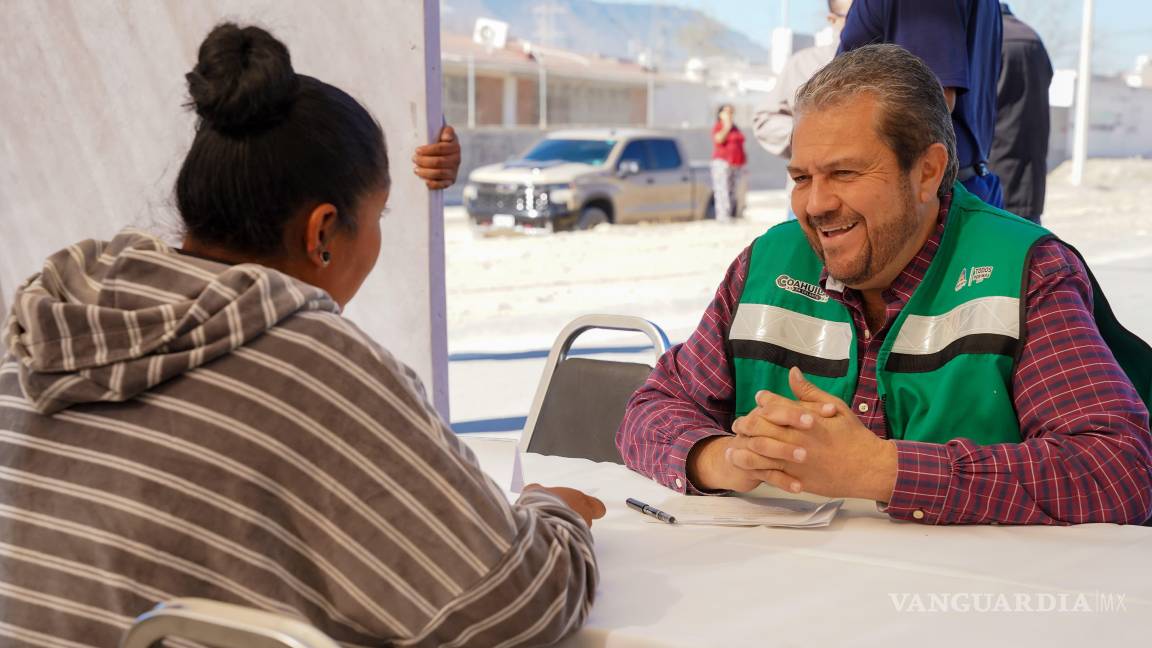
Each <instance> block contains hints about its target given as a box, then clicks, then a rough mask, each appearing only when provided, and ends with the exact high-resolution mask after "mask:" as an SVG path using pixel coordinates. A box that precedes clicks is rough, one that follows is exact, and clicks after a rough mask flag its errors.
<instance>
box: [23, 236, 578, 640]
mask: <svg viewBox="0 0 1152 648" xmlns="http://www.w3.org/2000/svg"><path fill="white" fill-rule="evenodd" d="M4 335H5V339H6V342H7V345H8V355H7V356H6V357H5V358H4V360H3V363H2V364H0V645H3V646H25V645H27V646H59V647H71V646H108V647H111V646H116V645H117V643H118V641H119V639H120V636H121V635H122V633H123V632H124V630H125V629H126V628H127V627H128V626H129V624H130V623H131V621H132V619H133V617H135V616H136V615H139V614H141V613H142V612H145V611H147V610H148V609H150V608H151V607H152V606H154V605H155V604H156V603H157V602H159V601H163V600H166V599H171V598H175V597H181V596H197V597H204V598H210V599H216V600H220V601H226V602H231V603H237V604H241V605H246V606H251V607H256V608H262V609H266V610H274V611H279V612H283V613H287V614H290V615H293V616H296V617H298V618H302V619H305V620H307V621H308V622H310V623H312V624H314V625H316V626H317V627H319V628H320V629H321V630H323V631H324V632H326V633H327V634H328V635H329V636H331V637H332V638H333V639H335V640H337V641H339V642H342V643H344V644H347V645H363V646H368V645H396V646H410V645H411V646H416V645H419V646H424V645H437V646H439V645H443V646H519V645H541V644H547V643H551V642H553V641H556V640H558V639H560V638H561V637H563V636H565V635H567V634H569V633H570V632H572V631H573V630H574V629H575V628H576V627H578V626H579V625H580V624H581V623H582V622H583V620H584V618H585V617H586V616H587V614H588V610H589V608H590V606H591V604H592V598H593V595H594V593H595V588H596V583H597V578H598V577H597V571H596V561H595V558H594V556H593V553H592V537H591V533H590V531H589V529H588V527H587V526H585V525H584V523H583V522H582V521H581V520H580V518H579V517H578V516H577V515H576V513H575V512H573V511H572V510H571V509H569V508H568V507H567V506H565V505H564V504H563V503H562V502H561V501H560V500H559V499H558V498H555V497H554V496H552V495H550V494H548V493H545V492H538V491H535V492H530V493H526V494H524V496H523V497H521V498H520V500H519V501H518V502H517V503H516V504H513V505H509V504H508V503H507V500H506V499H505V497H504V496H503V495H502V493H501V491H500V489H499V488H498V487H497V486H496V485H495V484H494V483H493V482H492V481H491V480H490V479H488V478H487V477H486V476H485V475H484V474H483V473H482V472H481V471H480V468H479V467H478V464H477V462H476V459H475V457H474V456H473V455H472V453H471V452H470V451H469V450H468V449H467V448H466V447H465V446H463V445H462V444H461V443H460V442H459V441H458V440H457V439H456V437H455V436H454V435H453V434H452V432H451V431H450V430H449V429H448V428H447V427H446V426H445V424H444V423H443V422H442V421H441V420H440V418H439V417H438V416H437V414H436V412H435V411H434V410H433V409H432V408H431V406H430V405H429V404H428V402H427V400H426V398H425V396H424V391H423V387H422V386H421V385H420V383H419V380H418V379H417V378H416V376H415V375H414V374H413V372H412V371H411V370H409V369H408V368H407V367H404V366H403V365H401V364H400V363H398V362H397V361H396V360H395V359H393V358H392V356H391V355H389V354H388V352H387V351H385V350H384V349H382V348H381V347H380V346H378V345H377V344H375V343H374V342H372V341H371V340H370V339H368V338H367V337H366V336H365V335H364V333H363V332H361V331H360V330H359V329H357V328H356V327H355V326H354V325H352V324H351V323H349V322H348V321H347V320H345V319H343V318H342V317H341V316H340V314H339V308H338V307H337V305H336V304H335V303H334V302H333V301H332V300H331V298H329V297H328V295H327V294H326V293H324V292H323V291H321V290H319V289H317V288H315V287H313V286H310V285H307V284H304V283H302V282H299V281H296V280H295V279H292V278H290V277H288V276H287V275H284V274H282V273H279V272H277V271H275V270H271V269H269V268H266V267H263V266H258V265H251V264H244V265H235V266H228V265H223V264H219V263H215V262H212V261H207V260H204V259H199V258H195V257H190V256H187V255H184V254H181V253H179V252H177V251H175V250H173V249H171V248H169V247H168V246H166V245H165V244H164V243H163V242H161V241H160V240H158V239H156V238H154V237H152V236H150V235H148V234H145V233H143V232H139V231H134V230H125V231H124V232H122V233H120V234H119V235H118V236H117V237H116V238H115V239H113V240H112V241H110V242H98V241H85V242H82V243H78V244H76V245H73V246H71V247H69V248H67V249H65V250H62V251H60V252H58V253H56V254H55V255H53V256H52V257H50V258H49V259H47V261H46V262H45V263H44V267H43V270H42V272H41V273H40V274H38V275H36V276H34V277H33V278H31V279H30V280H29V281H28V282H27V283H26V284H25V285H24V286H23V287H22V288H21V289H20V290H19V291H18V292H17V294H16V296H15V299H14V300H13V307H12V312H11V315H10V316H9V317H8V319H7V322H6V325H5V332H4Z"/></svg>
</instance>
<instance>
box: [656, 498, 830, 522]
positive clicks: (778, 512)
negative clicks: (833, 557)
mask: <svg viewBox="0 0 1152 648" xmlns="http://www.w3.org/2000/svg"><path fill="white" fill-rule="evenodd" d="M843 503H844V500H829V501H827V502H824V503H822V504H821V503H817V502H806V501H803V500H795V499H786V498H778V497H746V496H732V497H692V496H685V495H676V496H674V497H670V498H668V499H666V500H664V502H663V503H661V504H660V505H659V506H658V507H657V508H659V509H660V510H662V511H664V512H665V513H669V514H671V515H674V516H676V523H677V524H706V525H715V526H774V527H793V528H809V527H822V526H828V524H829V523H830V522H832V518H834V517H836V512H837V511H839V510H840V505H841V504H843Z"/></svg>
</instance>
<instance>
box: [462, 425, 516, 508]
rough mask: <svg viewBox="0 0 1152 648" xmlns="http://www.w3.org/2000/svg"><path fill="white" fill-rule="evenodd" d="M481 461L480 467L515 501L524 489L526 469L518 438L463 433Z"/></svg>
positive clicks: (466, 442) (464, 440)
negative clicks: (474, 435)
mask: <svg viewBox="0 0 1152 648" xmlns="http://www.w3.org/2000/svg"><path fill="white" fill-rule="evenodd" d="M459 438H460V440H461V441H463V442H464V445H466V446H468V447H469V448H470V449H471V450H472V452H473V453H474V454H475V455H476V459H477V461H479V462H480V468H481V469H483V470H484V472H485V473H487V474H488V476H489V477H491V478H492V480H493V481H495V482H496V485H497V486H499V487H500V489H501V490H503V491H504V493H505V494H506V495H508V499H509V501H515V500H516V498H517V497H518V496H519V493H520V491H522V490H524V469H523V467H522V466H521V465H520V447H519V443H518V442H517V441H516V439H493V438H483V437H473V436H468V435H461V436H460V437H459Z"/></svg>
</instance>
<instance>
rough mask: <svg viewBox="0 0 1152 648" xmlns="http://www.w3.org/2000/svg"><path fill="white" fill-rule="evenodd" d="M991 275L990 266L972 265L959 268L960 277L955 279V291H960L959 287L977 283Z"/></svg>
mask: <svg viewBox="0 0 1152 648" xmlns="http://www.w3.org/2000/svg"><path fill="white" fill-rule="evenodd" d="M991 276H992V266H972V267H971V268H961V269H960V278H959V279H957V280H956V292H960V289H961V288H965V287H968V286H971V285H972V284H978V283H980V282H981V281H984V280H985V279H987V278H989V277H991Z"/></svg>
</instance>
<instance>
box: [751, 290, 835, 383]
mask: <svg viewBox="0 0 1152 648" xmlns="http://www.w3.org/2000/svg"><path fill="white" fill-rule="evenodd" d="M728 339H729V342H730V344H731V345H732V353H733V355H734V356H736V357H740V358H748V359H752V360H765V361H767V362H772V363H774V364H777V365H780V366H783V367H791V366H797V367H800V370H801V371H803V372H804V373H807V374H812V375H815V376H828V377H836V376H843V375H844V374H845V373H847V371H848V360H849V356H850V354H851V351H852V325H851V324H849V323H848V322H832V321H829V320H824V319H820V318H818V317H812V316H811V315H805V314H803V313H797V312H794V311H791V310H788V309H786V308H780V307H779V306H771V305H767V304H751V303H741V304H740V305H739V307H738V308H737V309H736V315H735V317H733V319H732V327H731V329H730V330H729V333H728Z"/></svg>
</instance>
